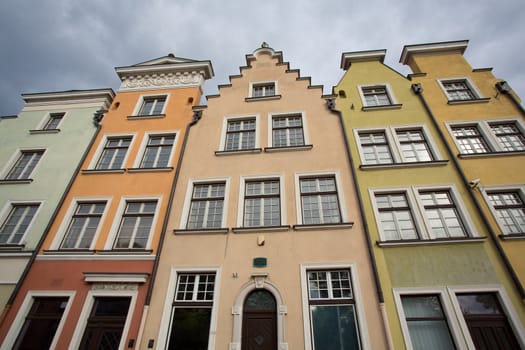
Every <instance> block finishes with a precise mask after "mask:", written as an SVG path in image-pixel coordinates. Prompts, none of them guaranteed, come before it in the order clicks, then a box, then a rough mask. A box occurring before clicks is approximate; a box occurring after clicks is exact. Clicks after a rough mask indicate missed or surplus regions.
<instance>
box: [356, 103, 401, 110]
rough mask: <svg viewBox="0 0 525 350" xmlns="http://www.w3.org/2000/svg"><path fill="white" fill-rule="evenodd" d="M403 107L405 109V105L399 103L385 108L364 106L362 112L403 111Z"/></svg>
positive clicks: (384, 106)
mask: <svg viewBox="0 0 525 350" xmlns="http://www.w3.org/2000/svg"><path fill="white" fill-rule="evenodd" d="M401 107H403V105H402V104H400V103H398V104H391V105H383V106H363V107H362V108H361V110H362V111H364V112H366V111H375V110H380V109H401Z"/></svg>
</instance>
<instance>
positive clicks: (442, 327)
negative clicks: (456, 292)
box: [401, 295, 456, 350]
mask: <svg viewBox="0 0 525 350" xmlns="http://www.w3.org/2000/svg"><path fill="white" fill-rule="evenodd" d="M401 303H402V305H403V311H404V313H405V317H406V323H407V326H408V331H409V333H410V341H411V342H412V348H413V349H414V350H419V349H421V350H447V349H451V350H453V349H456V346H455V345H454V341H453V340H452V335H451V333H450V329H449V326H448V323H447V319H446V317H445V314H444V312H443V307H442V306H441V300H440V298H439V296H438V295H403V296H401Z"/></svg>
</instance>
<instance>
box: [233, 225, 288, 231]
mask: <svg viewBox="0 0 525 350" xmlns="http://www.w3.org/2000/svg"><path fill="white" fill-rule="evenodd" d="M289 230H290V225H282V226H257V227H234V228H232V232H233V233H252V232H282V231H289Z"/></svg>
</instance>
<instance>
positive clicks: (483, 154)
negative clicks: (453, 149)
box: [458, 151, 525, 158]
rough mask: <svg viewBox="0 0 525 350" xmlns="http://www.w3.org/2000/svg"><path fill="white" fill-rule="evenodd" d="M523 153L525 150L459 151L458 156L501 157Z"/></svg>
mask: <svg viewBox="0 0 525 350" xmlns="http://www.w3.org/2000/svg"><path fill="white" fill-rule="evenodd" d="M524 154H525V151H510V152H485V153H460V154H458V157H459V158H483V157H501V156H520V155H524Z"/></svg>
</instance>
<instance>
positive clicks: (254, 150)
mask: <svg viewBox="0 0 525 350" xmlns="http://www.w3.org/2000/svg"><path fill="white" fill-rule="evenodd" d="M261 152H262V148H251V149H240V150H234V151H215V155H216V156H227V155H230V154H251V153H261Z"/></svg>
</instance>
